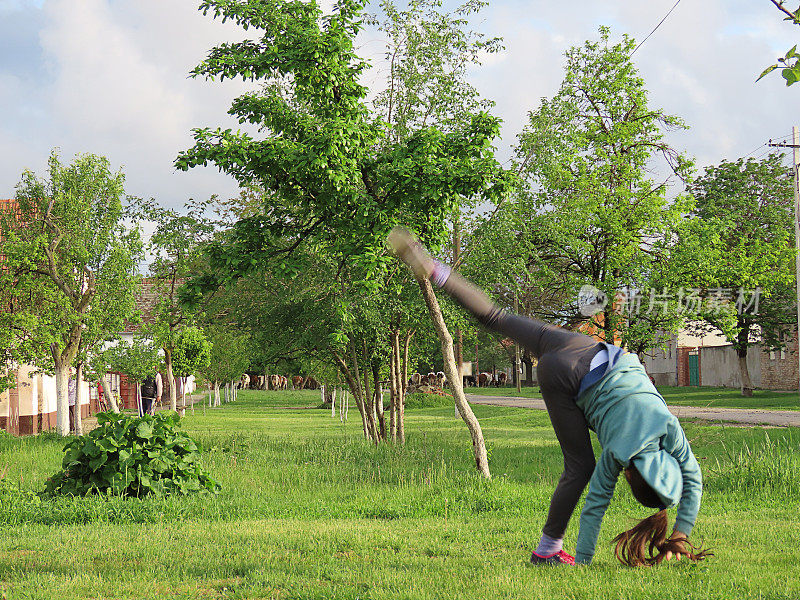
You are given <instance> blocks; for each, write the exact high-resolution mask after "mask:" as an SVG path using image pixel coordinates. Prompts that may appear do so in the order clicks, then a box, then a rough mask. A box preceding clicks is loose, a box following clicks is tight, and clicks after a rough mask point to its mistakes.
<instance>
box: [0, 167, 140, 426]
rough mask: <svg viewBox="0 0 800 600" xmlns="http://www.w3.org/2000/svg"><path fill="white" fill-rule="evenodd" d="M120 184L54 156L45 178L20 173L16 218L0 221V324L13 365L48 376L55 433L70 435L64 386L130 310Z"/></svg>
mask: <svg viewBox="0 0 800 600" xmlns="http://www.w3.org/2000/svg"><path fill="white" fill-rule="evenodd" d="M124 179H125V178H124V175H123V174H122V173H121V172H117V173H114V172H113V171H112V170H111V167H110V165H109V162H108V160H107V159H106V158H104V157H100V156H94V155H91V154H84V155H78V156H77V157H76V158H75V160H74V161H73V162H72V164H69V165H64V164H62V162H61V160H60V158H59V157H58V155H57V154H56V153H55V152H53V153H52V154H51V156H50V159H49V161H48V172H47V176H46V177H44V178H40V177H38V176H37V175H36V174H35V173H33V172H31V171H25V172H24V173H23V175H22V179H21V181H20V183H19V184H18V185H17V202H18V204H19V212H18V213H17V214H16V215H4V216H3V220H2V227H3V232H2V242H0V254H2V256H3V266H4V268H3V269H1V270H0V289H2V294H3V295H4V296H5V299H4V303H5V305H6V306H10V307H12V309H11V310H9V311H6V312H3V313H2V316H1V317H0V318H2V319H3V321H5V323H4V324H3V325H4V326H5V327H7V328H8V330H9V331H12V332H14V334H15V338H16V340H17V341H18V342H19V343H18V344H16V345H15V346H14V347H15V348H16V350H17V352H16V354H17V359H19V360H21V361H28V362H32V363H33V364H36V365H38V366H40V367H41V368H42V369H44V370H46V371H54V372H55V377H56V396H57V401H56V426H57V430H58V432H59V433H60V434H61V435H67V434H68V433H69V414H68V410H69V408H68V398H67V382H68V380H69V375H70V368H71V367H72V366H73V363H74V362H75V360H76V357H77V356H78V354H79V352H80V350H81V346H82V344H84V348H85V349H88V348H89V347H90V346H92V345H95V344H97V343H98V342H100V341H102V340H104V339H109V338H111V337H113V336H114V335H116V334H117V333H118V332H119V331H122V329H123V328H124V323H125V321H126V320H127V319H128V318H129V317H130V316H131V314H132V312H133V310H134V308H135V302H134V290H135V287H136V281H137V278H138V273H137V264H138V261H139V258H140V254H141V242H140V237H139V232H138V230H137V229H135V228H134V229H132V230H130V229H128V228H126V226H125V225H124V223H123V219H124V217H125V212H124V210H123V204H122V198H123V196H124V190H123V183H124Z"/></svg>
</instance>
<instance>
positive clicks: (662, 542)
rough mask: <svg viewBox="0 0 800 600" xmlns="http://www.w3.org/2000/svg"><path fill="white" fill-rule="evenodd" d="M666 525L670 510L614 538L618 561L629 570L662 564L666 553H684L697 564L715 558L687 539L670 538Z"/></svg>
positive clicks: (644, 520)
mask: <svg viewBox="0 0 800 600" xmlns="http://www.w3.org/2000/svg"><path fill="white" fill-rule="evenodd" d="M667 525H668V520H667V511H666V510H660V511H658V512H657V513H656V514H654V515H652V516H650V517H647V518H646V519H643V520H641V521H640V522H639V523H638V524H637V525H636V526H635V527H633V528H632V529H629V530H628V531H623V532H622V533H620V534H619V535H618V536H617V537H615V538H614V542H616V547H615V548H614V555H615V556H616V557H617V560H619V561H620V562H621V563H622V564H624V565H628V566H629V567H639V566H647V567H650V566H653V565H657V564H659V563H661V561H662V560H664V558H665V557H666V555H667V552H672V554H675V555H677V554H683V555H685V556H687V557H688V558H689V560H692V561H695V562H697V561H700V560H703V559H705V558H707V557H709V556H714V554H713V552H709V551H708V550H701V549H700V548H698V547H696V546H694V545H692V543H691V542H689V540H687V539H680V538H679V539H673V538H667Z"/></svg>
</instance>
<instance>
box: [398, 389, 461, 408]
mask: <svg viewBox="0 0 800 600" xmlns="http://www.w3.org/2000/svg"><path fill="white" fill-rule="evenodd" d="M453 404H454V400H453V397H452V396H440V395H439V394H426V393H425V392H416V393H414V394H408V395H407V396H406V408H411V409H414V408H440V407H442V406H453Z"/></svg>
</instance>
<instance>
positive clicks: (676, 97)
mask: <svg viewBox="0 0 800 600" xmlns="http://www.w3.org/2000/svg"><path fill="white" fill-rule="evenodd" d="M197 4H198V3H197V2H196V1H195V0H0V197H8V196H11V195H13V193H14V186H15V185H16V183H17V182H18V181H19V178H20V174H21V172H22V171H23V169H26V168H27V169H33V170H34V171H37V172H39V173H43V172H44V167H45V164H46V159H47V156H48V154H49V152H50V150H51V149H52V148H55V147H57V148H59V149H60V152H61V154H62V156H63V157H65V158H67V159H68V158H70V157H71V156H72V155H74V154H75V153H77V152H92V153H95V154H103V155H105V156H107V157H109V159H110V160H111V161H112V164H113V165H114V166H115V167H118V168H122V169H123V170H124V172H125V173H126V175H127V186H126V187H127V191H128V193H131V194H134V195H137V196H144V197H154V198H156V199H157V200H158V201H160V202H161V203H163V204H166V205H170V206H179V205H181V204H183V203H184V202H185V201H186V200H187V199H188V198H196V199H203V198H207V197H209V196H210V195H211V194H215V193H216V194H220V195H221V196H222V197H232V196H235V195H236V193H237V186H236V184H235V183H234V182H233V181H232V180H231V179H230V178H228V177H227V176H225V175H222V174H219V173H218V172H217V171H216V170H214V169H212V168H208V169H193V170H192V171H190V172H189V173H180V172H176V171H175V170H174V168H173V167H172V162H173V160H174V158H175V156H176V155H177V153H178V152H179V151H180V150H182V149H185V148H187V147H189V146H190V145H191V133H190V131H191V128H192V127H197V126H217V125H224V126H235V124H234V123H231V122H229V121H226V120H225V118H224V117H225V112H226V110H227V108H228V106H229V104H230V101H231V100H232V99H233V98H234V97H235V96H236V95H238V94H240V93H241V92H242V91H244V90H245V89H246V88H245V86H244V85H243V84H239V83H236V82H230V83H226V84H224V85H221V84H219V83H209V82H205V81H202V80H193V79H190V78H188V77H187V73H188V72H189V70H190V69H191V68H192V67H193V66H194V65H196V64H197V63H198V62H199V61H200V60H202V58H203V56H204V54H205V52H206V51H207V50H208V49H209V48H210V47H212V46H213V45H214V44H217V43H219V42H222V41H225V40H237V39H240V38H241V37H242V35H243V34H242V32H241V31H239V30H238V29H237V28H236V27H235V26H232V25H230V24H225V25H223V24H221V23H219V22H214V21H212V20H211V19H210V18H208V17H204V16H203V15H202V14H200V13H199V12H197V9H196V7H197ZM674 4H675V0H649V1H646V2H645V1H642V0H591V1H590V0H574V1H573V2H569V3H567V2H553V1H552V0H491V2H490V6H489V7H488V8H487V9H486V10H485V11H484V13H483V16H482V20H481V22H480V24H479V25H480V28H481V29H482V30H483V31H484V32H486V33H488V34H490V35H499V36H502V37H503V38H504V40H505V42H504V43H505V50H504V51H503V52H502V53H500V54H498V55H493V56H491V57H490V59H489V60H487V62H486V63H485V64H484V65H483V66H482V67H480V68H479V69H476V70H475V71H474V73H473V83H474V84H475V85H476V86H477V87H478V88H479V90H480V91H481V92H482V93H483V94H484V95H485V96H486V97H488V98H491V99H493V100H495V101H496V103H497V104H496V107H495V111H494V112H495V114H497V115H498V116H500V117H502V118H503V119H504V123H505V124H504V130H503V140H502V141H501V142H500V143H499V150H500V153H501V154H502V155H503V156H508V154H509V148H510V147H511V145H513V143H514V138H515V136H516V134H517V133H518V132H519V130H520V129H521V128H522V126H523V125H524V122H525V119H526V113H527V112H528V111H529V110H532V109H535V108H536V106H537V103H538V101H539V99H540V98H541V97H543V96H551V95H552V94H553V93H554V92H555V91H556V89H557V87H558V85H559V83H560V81H561V78H562V74H563V70H562V69H563V53H564V51H565V50H566V49H567V48H569V47H570V46H572V45H577V44H581V43H582V42H583V41H584V40H586V39H589V38H596V37H597V28H598V26H600V25H610V26H611V27H612V29H613V32H614V33H615V34H617V35H618V34H621V33H623V32H624V33H628V34H630V35H632V36H633V37H635V38H636V39H637V40H642V39H644V38H645V36H646V35H647V34H648V33H650V31H651V30H652V29H653V28H654V27H655V26H656V24H657V23H658V22H659V21H660V20H661V19H662V18H663V17H664V15H666V14H667V12H668V11H669V10H670V9H671V8H672V7H673V5H674ZM798 38H800V27H797V26H792V25H790V24H787V23H784V22H783V21H782V20H781V15H780V13H779V12H778V11H777V10H776V9H775V8H774V7H773V6H772V4H771V3H770V2H769V0H681V1H680V2H679V4H678V5H677V7H676V8H675V9H674V11H673V12H672V14H671V15H670V16H669V18H667V20H666V21H665V22H664V23H663V24H662V25H661V27H660V28H659V29H658V30H657V31H656V32H655V33H654V34H653V35H652V36H651V37H650V38H649V39H648V40H647V41H646V42H645V43H644V44H643V45H642V46H641V48H639V49H638V51H637V52H636V54H635V56H634V58H635V61H636V63H637V65H638V67H639V69H640V72H641V74H642V76H643V77H644V79H645V82H646V85H647V87H648V89H649V90H650V93H651V102H652V105H653V106H656V107H661V108H663V109H664V110H665V111H667V112H668V113H671V114H675V115H679V116H681V117H683V118H684V120H685V121H686V122H687V123H688V125H689V126H690V127H691V129H690V130H689V131H687V132H681V133H679V134H675V135H673V136H672V137H671V138H670V141H671V143H672V144H673V145H675V146H676V147H678V148H680V149H684V150H686V151H688V153H689V154H690V155H692V156H694V157H695V158H696V160H697V164H698V165H699V166H703V165H707V164H713V163H716V162H719V161H720V160H722V159H723V158H727V159H735V158H737V157H739V156H743V155H747V154H750V155H751V156H754V157H759V156H760V155H761V154H762V153H764V152H765V151H766V147H764V145H763V144H764V143H765V142H766V141H767V140H768V139H769V138H773V139H776V138H783V137H785V136H788V135H789V134H790V133H791V127H792V125H793V124H797V123H798V122H800V110H798V109H800V103H798V99H800V84H798V85H796V86H794V87H791V88H787V87H785V86H784V85H783V82H782V79H781V77H780V75H779V74H777V73H775V74H773V75H772V76H770V77H768V78H766V79H764V80H762V81H761V82H759V83H757V84H756V83H755V82H754V81H755V78H756V77H757V76H758V74H759V73H760V72H761V71H762V69H763V68H764V67H765V66H766V65H767V64H770V63H771V62H774V60H775V57H776V56H778V55H779V54H783V53H784V52H785V51H786V50H787V49H788V48H789V47H791V46H792V45H794V44H795V43H797V39H798ZM359 43H360V44H361V47H362V49H363V53H364V54H366V55H378V54H379V53H380V50H381V44H382V42H381V40H380V39H379V38H376V36H375V34H373V33H368V34H367V35H366V36H365V37H364V39H363V40H360V42H359ZM373 79H374V80H375V81H376V82H377V81H378V79H377V78H373ZM792 106H794V107H795V110H792V109H791V107H792Z"/></svg>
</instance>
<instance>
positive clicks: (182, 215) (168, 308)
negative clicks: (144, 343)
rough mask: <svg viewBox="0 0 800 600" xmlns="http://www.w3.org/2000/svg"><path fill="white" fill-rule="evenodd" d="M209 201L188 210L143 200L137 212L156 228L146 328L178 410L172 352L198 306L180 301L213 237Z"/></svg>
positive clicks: (172, 403)
mask: <svg viewBox="0 0 800 600" xmlns="http://www.w3.org/2000/svg"><path fill="white" fill-rule="evenodd" d="M207 204H208V203H202V202H200V203H190V204H188V205H187V206H186V207H185V209H186V210H185V211H183V212H179V211H176V210H173V209H168V208H164V207H161V206H158V205H157V204H155V203H154V202H152V201H140V205H139V206H138V215H139V217H140V218H143V219H146V220H148V221H152V222H154V223H155V224H156V229H155V231H154V232H153V235H152V236H151V237H150V241H149V243H148V249H149V251H150V253H151V254H152V255H153V261H152V263H151V264H150V274H151V281H152V284H153V287H154V291H155V293H156V297H157V300H156V305H155V307H154V309H153V321H152V322H151V323H148V324H147V325H146V326H145V328H144V330H145V333H146V334H147V335H148V336H150V337H152V338H153V339H154V340H155V342H156V343H157V344H158V345H159V346H160V347H161V348H162V349H163V351H164V368H165V374H166V378H167V385H168V387H169V406H170V409H171V410H177V393H176V386H175V375H174V367H173V362H174V358H173V355H174V353H175V343H176V340H177V336H178V335H179V333H180V331H181V330H182V329H183V328H184V327H189V326H192V325H193V324H195V322H196V320H197V316H198V315H197V312H198V310H199V309H197V308H195V309H194V310H189V309H188V308H187V306H186V305H185V304H182V303H181V302H180V300H179V292H180V289H181V286H182V285H183V284H184V282H185V281H186V279H187V278H188V277H189V276H190V274H192V273H194V272H196V270H197V269H198V268H199V265H200V262H201V257H200V254H201V253H200V248H201V246H202V244H203V243H204V242H206V241H208V240H209V239H211V236H212V233H213V231H214V226H215V224H214V222H213V221H212V220H211V219H209V218H207V217H206V212H207Z"/></svg>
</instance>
